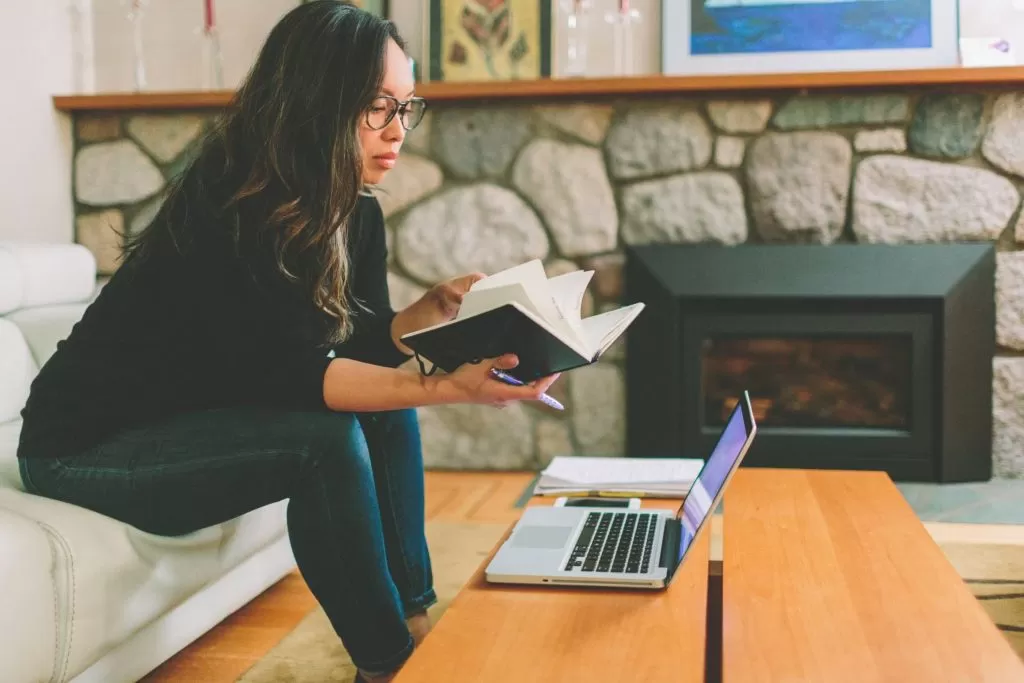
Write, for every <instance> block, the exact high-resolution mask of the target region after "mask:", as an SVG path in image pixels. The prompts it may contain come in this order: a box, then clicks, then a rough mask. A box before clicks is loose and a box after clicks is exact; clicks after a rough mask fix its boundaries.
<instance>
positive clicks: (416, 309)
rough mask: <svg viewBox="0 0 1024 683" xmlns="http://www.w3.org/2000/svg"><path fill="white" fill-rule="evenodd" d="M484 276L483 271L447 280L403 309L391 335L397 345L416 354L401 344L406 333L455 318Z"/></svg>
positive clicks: (392, 326)
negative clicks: (474, 285)
mask: <svg viewBox="0 0 1024 683" xmlns="http://www.w3.org/2000/svg"><path fill="white" fill-rule="evenodd" d="M484 277H486V276H485V275H484V274H483V273H470V274H469V275H461V276H459V277H454V278H451V279H448V280H444V281H443V282H439V283H437V284H436V285H434V286H433V287H431V288H430V289H428V290H427V291H426V293H425V294H424V295H423V296H421V297H420V298H419V299H417V300H416V301H415V302H413V303H412V304H411V305H409V307H408V308H405V309H403V310H401V311H399V313H398V315H396V316H395V320H394V322H393V323H392V324H391V337H392V339H394V342H395V345H396V346H397V347H398V348H399V349H400V350H402V351H403V352H405V353H412V351H411V350H410V349H408V348H407V347H406V346H405V345H404V344H402V343H401V341H400V339H401V337H402V335H404V334H408V333H409V332H414V331H416V330H421V329H423V328H424V327H430V326H431V325H437V324H439V323H443V322H447V321H449V320H451V319H452V318H454V317H455V316H456V315H458V312H459V308H460V307H461V306H462V297H464V296H465V295H466V292H468V291H469V289H470V288H471V287H472V286H473V284H474V283H475V282H477V281H479V280H482V279H483V278H484Z"/></svg>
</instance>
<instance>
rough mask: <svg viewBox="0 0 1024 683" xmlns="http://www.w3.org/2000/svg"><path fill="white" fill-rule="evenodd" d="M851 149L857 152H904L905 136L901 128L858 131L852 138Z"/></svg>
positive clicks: (905, 148)
mask: <svg viewBox="0 0 1024 683" xmlns="http://www.w3.org/2000/svg"><path fill="white" fill-rule="evenodd" d="M853 148H854V149H855V150H857V151H858V152H865V153H872V152H906V151H907V134H906V133H904V132H903V129H902V128H879V129H878V130H858V131H857V134H856V135H854V136H853Z"/></svg>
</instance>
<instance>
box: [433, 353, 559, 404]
mask: <svg viewBox="0 0 1024 683" xmlns="http://www.w3.org/2000/svg"><path fill="white" fill-rule="evenodd" d="M518 364H519V359H518V358H516V357H515V356H514V355H512V354H507V355H504V356H500V357H498V358H491V359H487V360H484V361H481V362H479V363H467V364H465V365H463V366H462V367H460V368H458V369H457V370H455V372H453V373H451V374H450V375H447V376H445V378H444V380H445V381H447V382H449V383H450V384H451V386H452V388H453V389H454V390H455V392H456V395H457V396H460V397H461V400H460V401H459V402H460V403H483V404H486V405H493V406H498V407H504V406H506V405H508V404H509V403H511V402H513V401H536V400H538V399H539V398H540V395H541V394H543V393H544V392H546V391H547V390H548V388H550V387H551V385H552V384H554V383H555V380H557V379H558V377H559V375H557V374H555V375H549V376H547V377H541V378H540V379H537V380H534V381H533V382H530V383H528V384H526V385H524V386H514V385H511V384H506V383H505V382H502V381H501V380H500V379H497V378H496V377H494V375H492V374H491V370H492V369H498V370H511V369H512V368H514V367H516V366H517V365H518Z"/></svg>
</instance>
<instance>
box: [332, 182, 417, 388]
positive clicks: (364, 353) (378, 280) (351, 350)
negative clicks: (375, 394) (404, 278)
mask: <svg viewBox="0 0 1024 683" xmlns="http://www.w3.org/2000/svg"><path fill="white" fill-rule="evenodd" d="M360 202H361V206H360V212H359V219H360V220H359V225H358V233H357V239H356V240H355V241H354V242H355V243H354V245H353V246H354V247H355V249H354V252H355V253H353V254H351V258H352V262H353V265H354V271H355V273H354V278H353V282H352V286H351V292H352V296H353V297H354V298H356V299H358V300H359V302H360V304H361V305H360V304H356V305H355V306H354V308H353V315H354V316H355V330H354V332H353V334H352V336H350V337H349V338H348V339H346V340H345V341H344V342H343V343H341V344H338V345H337V346H335V347H334V353H335V355H337V356H338V357H339V358H351V359H353V360H358V361H362V362H364V363H371V364H373V365H381V366H385V367H392V368H393V367H398V366H399V365H401V364H402V363H404V362H406V361H407V360H409V358H411V356H408V355H406V354H405V353H403V352H401V351H400V350H399V349H398V347H397V346H395V343H394V340H392V338H391V322H392V320H394V318H395V315H396V313H395V311H394V309H393V308H392V307H391V295H390V292H389V290H388V266H387V263H388V250H387V242H386V240H385V227H384V213H383V211H382V210H381V208H380V204H379V203H378V202H377V199H376V198H374V197H364V198H362V199H360ZM364 307H365V310H364Z"/></svg>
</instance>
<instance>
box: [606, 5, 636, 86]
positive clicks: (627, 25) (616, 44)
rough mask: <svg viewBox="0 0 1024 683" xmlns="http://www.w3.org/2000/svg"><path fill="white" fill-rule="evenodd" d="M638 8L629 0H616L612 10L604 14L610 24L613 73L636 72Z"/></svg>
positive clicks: (628, 74) (618, 74) (627, 74)
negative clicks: (613, 63) (613, 60)
mask: <svg viewBox="0 0 1024 683" xmlns="http://www.w3.org/2000/svg"><path fill="white" fill-rule="evenodd" d="M640 20H641V15H640V10H638V9H636V8H634V7H633V6H632V4H631V3H630V0H618V7H617V9H616V10H615V11H614V12H609V13H608V14H607V15H605V21H607V22H608V23H610V24H611V25H612V35H613V39H612V48H613V50H614V51H615V67H614V68H615V75H616V76H632V75H634V74H636V52H635V47H634V46H635V43H636V41H635V37H636V32H637V28H636V26H637V24H639V23H640Z"/></svg>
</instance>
